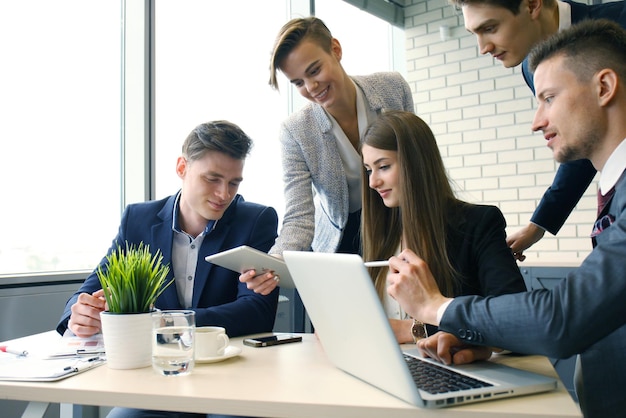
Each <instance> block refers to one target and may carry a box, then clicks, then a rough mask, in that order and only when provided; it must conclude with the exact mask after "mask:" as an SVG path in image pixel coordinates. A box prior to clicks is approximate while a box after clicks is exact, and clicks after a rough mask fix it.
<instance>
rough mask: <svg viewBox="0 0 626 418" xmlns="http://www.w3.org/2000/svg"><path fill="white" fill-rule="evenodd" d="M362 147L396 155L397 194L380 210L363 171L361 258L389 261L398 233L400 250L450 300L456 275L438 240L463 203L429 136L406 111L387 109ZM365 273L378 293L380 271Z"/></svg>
mask: <svg viewBox="0 0 626 418" xmlns="http://www.w3.org/2000/svg"><path fill="white" fill-rule="evenodd" d="M362 145H369V146H371V147H374V148H377V149H382V150H387V151H396V152H397V153H398V155H397V164H398V175H399V186H400V191H401V194H402V199H401V201H400V206H399V207H395V208H388V207H386V206H385V205H384V203H383V201H382V199H381V198H380V195H379V194H378V193H377V192H376V191H375V190H373V189H371V188H370V187H369V182H368V177H367V173H366V171H365V168H364V169H363V174H362V178H363V182H362V183H363V186H362V187H363V207H362V209H361V210H362V217H361V236H362V242H363V257H364V258H365V259H366V260H384V259H387V258H389V257H391V256H392V255H394V253H395V251H396V249H397V248H398V246H399V245H400V240H401V237H402V236H403V234H404V237H405V239H406V242H404V243H403V244H404V247H405V248H409V249H411V250H413V251H414V252H415V253H416V254H418V255H419V256H420V257H422V258H423V259H424V260H425V261H426V262H427V263H428V265H429V267H430V269H431V271H432V272H433V275H434V277H435V279H436V280H437V284H438V285H439V288H440V289H441V291H442V293H443V294H444V295H446V296H454V293H455V290H456V288H457V286H458V284H459V280H460V277H459V276H458V274H457V273H456V271H455V269H454V268H453V266H452V264H451V262H450V260H449V258H448V252H447V248H446V239H445V238H444V239H442V237H446V232H447V230H448V219H447V217H448V216H449V215H450V213H451V210H452V209H453V208H455V207H458V205H462V204H464V202H462V201H460V200H458V199H457V198H456V197H455V195H454V192H453V190H452V186H451V185H450V181H449V179H448V176H447V173H446V169H445V166H444V164H443V159H442V158H441V153H440V152H439V147H438V146H437V142H436V140H435V136H434V135H433V132H432V131H431V129H430V128H429V127H428V125H427V124H426V122H424V121H423V120H422V119H420V118H419V117H418V116H416V115H415V114H413V113H411V112H405V111H396V110H394V111H387V112H384V113H382V114H381V115H380V116H379V117H378V118H377V119H376V121H374V122H373V123H372V124H371V125H370V126H369V128H368V129H367V131H366V133H365V136H364V137H363V141H362V143H361V146H362ZM370 274H372V277H374V282H375V285H376V288H377V290H378V293H379V295H382V292H383V291H384V288H385V286H386V285H385V276H386V270H383V269H380V268H378V269H377V270H376V269H371V270H370Z"/></svg>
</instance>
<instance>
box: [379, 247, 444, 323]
mask: <svg viewBox="0 0 626 418" xmlns="http://www.w3.org/2000/svg"><path fill="white" fill-rule="evenodd" d="M387 285H388V287H387V292H388V293H389V295H391V297H393V298H394V299H395V300H397V301H398V303H399V304H400V306H402V309H404V311H405V312H406V313H408V314H409V315H410V316H411V317H412V318H415V319H417V320H418V321H422V322H424V323H426V324H432V325H439V322H438V321H437V309H439V307H440V306H441V305H443V304H444V303H445V302H447V301H448V300H450V299H448V298H446V297H444V296H443V295H442V294H441V292H440V291H439V287H438V286H437V282H436V281H435V278H434V277H433V275H432V273H431V271H430V268H429V267H428V264H426V262H425V261H424V260H422V259H421V258H419V257H418V256H417V255H416V254H415V253H414V252H413V251H411V250H404V251H402V252H401V253H400V255H398V256H397V257H391V258H390V259H389V274H388V275H387Z"/></svg>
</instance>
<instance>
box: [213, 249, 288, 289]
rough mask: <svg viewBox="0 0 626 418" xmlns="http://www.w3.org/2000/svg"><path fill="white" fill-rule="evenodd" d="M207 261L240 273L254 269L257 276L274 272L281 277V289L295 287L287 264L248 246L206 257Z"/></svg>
mask: <svg viewBox="0 0 626 418" xmlns="http://www.w3.org/2000/svg"><path fill="white" fill-rule="evenodd" d="M205 260H206V261H208V262H209V263H213V264H215V265H218V266H220V267H224V268H227V269H229V270H233V271H236V272H238V273H243V272H245V271H248V270H252V269H254V270H256V273H257V274H263V273H264V272H267V271H273V272H274V274H277V275H278V276H279V277H280V287H285V288H289V289H293V288H294V287H295V285H294V283H293V280H292V278H291V275H290V274H289V270H288V269H287V264H285V262H284V261H283V260H282V259H280V258H277V257H272V256H271V255H269V254H266V253H264V252H263V251H259V250H257V249H255V248H252V247H248V246H247V245H242V246H240V247H236V248H232V249H230V250H226V251H222V252H221V253H216V254H212V255H209V256H206V257H205Z"/></svg>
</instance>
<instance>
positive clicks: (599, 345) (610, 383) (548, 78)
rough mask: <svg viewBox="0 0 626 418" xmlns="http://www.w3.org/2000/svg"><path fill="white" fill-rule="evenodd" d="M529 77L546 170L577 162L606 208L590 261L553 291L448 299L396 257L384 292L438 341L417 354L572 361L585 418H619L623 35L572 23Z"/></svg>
mask: <svg viewBox="0 0 626 418" xmlns="http://www.w3.org/2000/svg"><path fill="white" fill-rule="evenodd" d="M530 68H533V69H536V71H535V83H536V86H537V100H538V104H539V105H538V108H537V113H536V115H535V119H534V121H533V130H536V131H538V130H541V131H542V132H543V134H544V137H545V139H546V140H547V145H548V147H550V148H551V149H552V151H553V153H554V157H555V159H556V160H557V161H559V162H565V161H570V160H575V159H580V158H587V159H589V160H590V161H591V162H592V164H593V166H594V167H595V168H596V169H597V170H598V171H600V172H601V178H600V191H601V192H602V195H603V199H602V200H605V201H606V200H608V203H605V204H606V206H602V205H599V206H600V207H601V208H602V209H601V211H599V215H598V220H597V221H596V224H595V226H594V228H593V231H592V234H591V235H592V237H593V238H594V240H595V241H594V242H595V244H596V245H595V247H594V249H593V251H592V252H591V254H590V255H589V256H588V257H587V258H586V259H585V260H584V262H583V263H582V265H581V266H580V267H579V268H578V269H577V270H575V271H573V272H572V273H571V274H570V275H569V276H568V277H567V278H566V279H564V280H562V281H561V282H560V283H559V285H558V286H556V287H555V288H553V289H552V290H546V289H541V290H533V291H530V292H524V293H518V294H511V295H503V296H497V297H491V298H484V297H480V296H462V297H456V298H453V299H450V298H445V297H443V296H442V295H441V293H440V292H439V290H438V289H437V285H436V284H435V281H434V278H433V277H432V274H431V272H430V269H429V268H428V266H427V265H426V264H425V262H424V261H423V260H422V259H420V258H419V257H418V256H417V255H415V254H414V253H413V252H411V251H408V250H406V251H404V252H402V253H401V254H400V255H399V256H398V257H393V258H391V259H390V271H391V273H390V274H389V276H388V277H387V279H388V281H389V287H388V292H389V293H390V294H391V295H392V296H393V297H394V298H396V300H398V302H399V303H400V305H401V306H402V307H403V308H404V309H405V311H406V312H407V313H408V314H409V315H411V316H412V317H413V318H415V319H417V320H420V321H422V322H425V323H430V324H433V325H438V326H439V329H440V330H443V331H445V332H440V333H438V334H435V335H434V336H432V337H431V338H428V339H425V340H421V341H419V342H418V348H419V349H420V350H421V351H422V353H423V354H425V355H428V356H430V357H433V358H436V359H438V360H440V361H443V362H445V363H457V364H460V363H467V362H470V361H473V360H475V359H481V358H487V357H489V355H490V351H489V349H488V348H486V347H489V346H495V347H502V348H505V349H509V350H512V351H515V352H519V353H528V354H542V355H546V356H551V357H558V358H566V357H569V356H571V355H573V354H578V355H579V360H580V362H579V364H578V365H577V368H578V370H577V372H578V373H577V382H576V390H577V394H578V398H579V400H580V405H581V409H582V410H583V413H584V414H585V416H586V417H591V418H595V417H602V418H605V417H624V416H626V397H624V387H626V303H624V301H625V300H626V269H624V262H625V260H626V178H625V177H626V176H623V173H624V170H625V169H626V30H624V29H622V28H621V27H620V26H619V25H617V24H616V23H614V22H611V21H608V20H589V21H586V22H582V23H579V24H577V25H574V26H572V27H571V28H569V29H566V30H564V31H562V32H560V33H559V34H558V35H554V36H553V37H551V38H550V39H548V40H547V41H545V42H542V43H541V44H540V45H538V46H537V47H535V49H533V51H532V52H531V55H530ZM611 190H614V192H612V191H611ZM611 196H612V197H611ZM607 197H608V199H607ZM599 200H600V199H599ZM448 333H449V334H448ZM477 346H481V347H477Z"/></svg>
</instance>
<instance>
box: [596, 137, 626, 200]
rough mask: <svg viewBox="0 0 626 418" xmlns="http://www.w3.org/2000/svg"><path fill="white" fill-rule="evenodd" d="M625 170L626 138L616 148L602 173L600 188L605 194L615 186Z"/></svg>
mask: <svg viewBox="0 0 626 418" xmlns="http://www.w3.org/2000/svg"><path fill="white" fill-rule="evenodd" d="M624 170H626V139H624V140H622V142H621V143H620V144H619V145H618V146H617V148H615V151H613V153H612V154H611V155H610V156H609V159H608V160H606V163H605V164H604V168H603V169H602V172H601V173H600V190H601V192H602V194H603V195H604V194H606V192H608V191H609V190H611V189H612V188H613V187H614V186H615V184H616V183H617V181H618V180H619V178H620V177H621V175H622V173H623V172H624Z"/></svg>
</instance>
